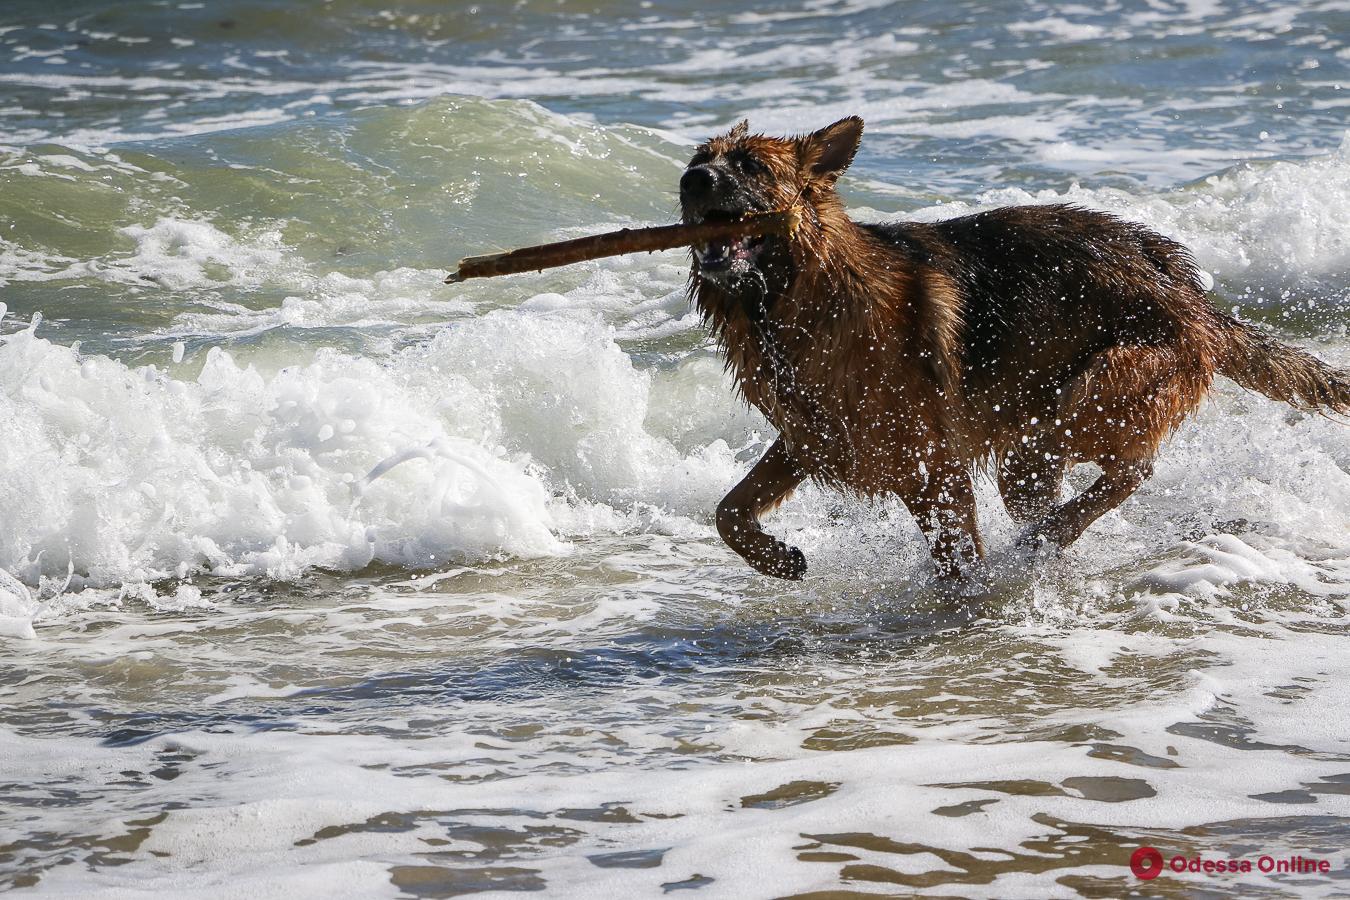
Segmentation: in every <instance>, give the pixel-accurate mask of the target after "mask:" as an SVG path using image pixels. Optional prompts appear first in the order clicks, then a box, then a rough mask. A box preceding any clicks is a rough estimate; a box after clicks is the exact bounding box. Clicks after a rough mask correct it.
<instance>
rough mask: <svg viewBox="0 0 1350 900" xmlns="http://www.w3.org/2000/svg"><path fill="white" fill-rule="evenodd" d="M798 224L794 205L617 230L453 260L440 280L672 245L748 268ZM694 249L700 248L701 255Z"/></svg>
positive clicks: (527, 269)
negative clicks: (766, 244) (770, 238)
mask: <svg viewBox="0 0 1350 900" xmlns="http://www.w3.org/2000/svg"><path fill="white" fill-rule="evenodd" d="M800 223H801V214H800V213H799V212H798V211H797V208H796V207H791V208H789V209H781V210H776V211H774V212H767V213H747V214H745V215H742V216H739V217H731V216H730V215H729V214H728V218H726V219H723V220H720V221H717V220H708V221H703V222H700V223H697V224H690V225H683V224H681V225H659V226H656V227H654V228H623V229H620V230H619V231H611V232H609V233H607V234H597V235H592V236H590V237H584V238H577V239H576V240H571V241H559V242H558V243H555V244H539V245H536V246H533V247H522V248H520V249H519V250H510V251H507V252H505V253H489V254H487V255H485V256H470V257H466V258H464V259H462V260H460V262H459V267H458V269H457V270H456V271H455V272H454V273H452V274H451V275H450V276H448V277H447V278H446V279H445V282H446V284H454V283H456V282H460V281H465V280H467V279H469V278H490V277H492V276H495V275H510V274H513V273H516V272H533V271H540V270H543V269H551V268H554V267H556V266H565V265H569V264H571V263H575V262H584V261H586V260H591V259H602V258H604V257H606V256H622V255H623V254H626V253H639V252H647V253H650V252H652V251H655V250H671V249H674V248H676V247H690V246H692V247H694V248H695V249H694V252H695V254H699V253H700V252H701V253H702V254H703V255H702V256H701V257H700V265H706V264H705V263H703V262H702V260H703V259H705V258H707V257H708V256H709V251H711V250H713V249H714V248H716V249H717V251H718V252H717V253H715V254H712V255H713V256H714V257H715V258H724V259H725V260H726V262H725V263H724V265H725V266H731V265H734V264H736V263H739V264H740V265H742V266H745V267H749V265H750V262H751V261H752V260H753V258H754V255H755V254H756V253H758V249H759V247H761V246H762V245H763V241H764V236H765V235H769V234H781V235H784V236H786V237H791V236H792V235H793V234H795V233H796V231H797V226H798V225H799V224H800ZM699 248H703V249H702V250H701V251H700V249H699Z"/></svg>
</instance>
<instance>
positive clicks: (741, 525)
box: [717, 438, 806, 581]
mask: <svg viewBox="0 0 1350 900" xmlns="http://www.w3.org/2000/svg"><path fill="white" fill-rule="evenodd" d="M804 477H805V476H804V474H803V472H802V470H801V467H800V466H799V465H798V464H797V463H796V462H795V461H794V460H793V458H792V454H791V453H790V452H789V451H788V449H787V446H786V445H785V444H784V443H783V439H782V438H779V439H778V440H776V441H774V443H773V446H772V447H770V448H769V450H768V452H767V453H765V454H764V456H763V457H762V458H761V459H760V461H759V462H757V463H755V465H754V467H753V468H752V469H751V470H750V474H748V475H746V476H745V478H744V479H743V480H742V481H741V483H740V484H738V485H736V486H735V487H734V488H732V489H731V493H729V494H727V495H726V497H724V498H723V499H722V502H721V503H719V504H718V505H717V533H718V534H720V535H721V536H722V540H724V541H726V542H727V546H729V547H730V548H731V549H732V550H735V551H736V552H737V553H739V554H740V555H741V556H742V557H744V558H745V561H746V562H748V563H749V564H750V565H751V566H753V567H754V569H755V571H757V572H760V573H762V574H764V575H772V576H774V577H776V578H790V579H792V580H794V581H795V580H797V579H799V578H801V577H802V576H803V575H805V574H806V557H805V556H803V555H802V551H800V550H798V549H797V548H796V547H789V546H788V545H787V544H785V543H783V542H782V541H780V540H778V539H777V538H775V537H773V536H772V535H769V534H766V533H765V531H764V529H763V527H761V525H760V522H759V517H760V516H762V515H764V514H765V513H766V512H768V511H769V510H771V509H773V508H774V507H776V506H777V505H778V504H780V503H782V502H783V501H784V500H786V499H787V498H788V496H789V495H790V494H791V493H792V489H793V488H795V487H796V486H797V485H799V484H801V483H802V479H803V478H804Z"/></svg>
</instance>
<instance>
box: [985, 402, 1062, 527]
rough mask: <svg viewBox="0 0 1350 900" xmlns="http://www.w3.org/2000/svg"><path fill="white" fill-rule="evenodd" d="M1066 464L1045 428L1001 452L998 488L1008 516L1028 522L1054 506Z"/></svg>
mask: <svg viewBox="0 0 1350 900" xmlns="http://www.w3.org/2000/svg"><path fill="white" fill-rule="evenodd" d="M1033 427H1034V426H1033ZM1066 468H1067V460H1066V459H1065V458H1064V456H1063V455H1062V450H1061V448H1060V447H1059V445H1058V443H1057V442H1056V441H1055V439H1054V435H1053V434H1051V433H1049V432H1047V431H1045V430H1041V431H1039V432H1037V433H1034V434H1031V435H1029V436H1028V438H1027V442H1026V443H1025V444H1018V445H1017V446H1016V447H1014V448H1013V449H1011V450H1008V451H1007V452H1006V453H1004V454H1003V456H1002V457H1000V459H999V461H998V492H999V493H1000V494H1002V495H1003V506H1004V508H1006V509H1007V510H1008V515H1010V516H1012V520H1013V521H1014V522H1016V523H1017V524H1018V525H1030V524H1031V523H1033V522H1038V521H1040V520H1041V519H1042V518H1044V517H1045V514H1046V513H1048V512H1050V510H1052V509H1054V508H1055V506H1056V504H1058V503H1059V501H1060V495H1061V494H1062V493H1063V490H1062V488H1063V482H1064V470H1065V469H1066Z"/></svg>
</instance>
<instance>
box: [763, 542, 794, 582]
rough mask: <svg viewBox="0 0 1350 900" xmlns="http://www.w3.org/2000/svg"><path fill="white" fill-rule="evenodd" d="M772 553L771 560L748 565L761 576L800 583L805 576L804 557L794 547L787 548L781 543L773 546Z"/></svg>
mask: <svg viewBox="0 0 1350 900" xmlns="http://www.w3.org/2000/svg"><path fill="white" fill-rule="evenodd" d="M774 551H775V553H774V556H773V558H772V559H768V560H762V561H755V560H751V561H750V564H751V565H752V566H754V567H755V570H756V571H757V572H759V573H760V574H761V575H769V576H772V577H774V578H785V579H787V580H788V581H801V580H802V576H803V575H805V574H806V555H805V554H804V553H802V551H800V550H798V549H797V548H796V547H789V546H788V545H787V544H784V543H782V542H779V543H778V544H776V545H775V546H774Z"/></svg>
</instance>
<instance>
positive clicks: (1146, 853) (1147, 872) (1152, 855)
mask: <svg viewBox="0 0 1350 900" xmlns="http://www.w3.org/2000/svg"><path fill="white" fill-rule="evenodd" d="M1162 870H1163V858H1162V854H1161V853H1159V852H1158V851H1157V850H1155V849H1154V848H1152V847H1140V848H1139V849H1138V850H1136V851H1134V853H1132V854H1130V871H1131V872H1133V873H1134V877H1136V878H1142V879H1144V880H1145V881H1149V880H1150V879H1153V878H1157V877H1158V873H1159V872H1161V871H1162Z"/></svg>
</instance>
